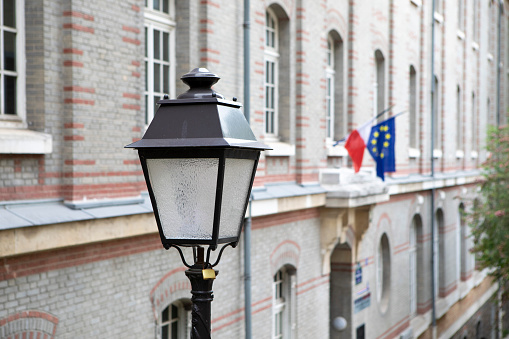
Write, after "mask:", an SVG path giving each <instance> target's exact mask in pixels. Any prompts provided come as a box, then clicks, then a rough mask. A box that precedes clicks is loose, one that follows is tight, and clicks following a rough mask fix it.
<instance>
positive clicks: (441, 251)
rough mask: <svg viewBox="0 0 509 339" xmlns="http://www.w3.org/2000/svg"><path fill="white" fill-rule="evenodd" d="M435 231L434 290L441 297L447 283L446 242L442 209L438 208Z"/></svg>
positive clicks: (445, 291)
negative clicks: (435, 273)
mask: <svg viewBox="0 0 509 339" xmlns="http://www.w3.org/2000/svg"><path fill="white" fill-rule="evenodd" d="M435 227H436V229H435V230H436V231H435V251H436V252H435V253H436V254H437V256H436V258H437V261H436V262H435V272H437V275H435V281H436V284H437V285H436V288H435V292H436V293H437V295H439V296H441V297H445V295H446V293H447V290H446V287H447V283H446V278H447V277H446V272H447V271H446V270H447V267H446V260H445V254H446V253H445V252H446V248H445V245H446V242H445V234H444V228H445V225H444V212H443V211H442V209H438V210H437V212H436V223H435Z"/></svg>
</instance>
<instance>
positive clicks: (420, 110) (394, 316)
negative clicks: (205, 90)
mask: <svg viewBox="0 0 509 339" xmlns="http://www.w3.org/2000/svg"><path fill="white" fill-rule="evenodd" d="M1 6H2V7H1V13H2V15H0V17H1V19H0V29H1V39H0V42H1V44H0V45H1V47H0V52H1V61H0V66H1V67H0V77H1V79H0V80H1V82H0V83H1V85H0V92H1V101H0V105H1V112H0V259H1V265H0V337H1V338H22V337H24V336H28V335H29V334H31V333H32V334H34V335H37V334H39V335H40V336H41V337H44V338H52V337H55V338H90V337H96V338H120V337H127V338H165V339H166V338H187V337H188V333H189V328H190V319H189V317H190V315H189V312H190V293H189V292H190V284H189V282H188V280H187V278H186V277H185V275H184V267H183V265H182V263H181V260H180V258H179V255H178V253H176V252H175V251H172V250H169V251H165V250H164V249H163V248H162V246H161V244H160V240H159V236H158V233H157V227H156V224H155V220H154V217H153V214H152V208H151V205H150V201H149V199H148V195H147V193H146V185H145V182H144V179H143V174H142V171H141V167H140V163H139V160H138V158H137V154H136V152H133V151H131V150H126V149H124V148H123V147H124V146H125V145H127V144H129V143H131V142H133V141H136V140H138V139H140V138H141V136H142V135H143V132H144V131H145V129H146V127H147V125H148V123H150V121H151V120H152V118H153V116H154V114H156V111H157V101H158V100H159V99H161V98H162V96H163V95H164V94H168V95H169V96H170V98H175V97H176V96H177V95H178V94H180V93H182V92H184V91H186V89H187V88H186V86H185V85H184V84H183V83H182V82H181V81H180V80H179V78H180V76H181V75H183V74H185V73H187V72H188V71H189V70H191V69H193V68H195V67H206V68H208V69H209V70H210V71H211V72H213V73H216V74H218V75H219V76H220V77H221V78H222V79H221V80H220V81H219V82H218V83H217V84H216V85H215V87H214V89H215V90H216V91H218V92H219V93H222V94H223V95H225V96H226V97H228V98H231V97H237V98H239V101H240V102H245V101H246V98H243V93H244V92H243V87H244V82H243V81H244V74H243V67H244V49H243V34H244V29H245V27H246V23H245V22H244V20H243V15H244V7H243V6H244V2H243V1H228V0H200V1H198V0H191V1H182V0H146V1H145V2H143V1H140V0H127V1H112V2H108V3H107V5H105V3H104V2H102V1H97V0H89V1H82V0H51V1H41V0H2V2H1ZM250 13H251V16H250V20H249V23H248V25H247V27H248V28H249V32H250V41H249V52H248V53H249V57H250V63H249V68H250V82H249V92H250V96H249V101H250V112H249V113H250V115H249V116H250V123H251V127H252V129H253V131H254V133H255V135H256V137H257V138H258V140H259V141H262V142H264V143H266V144H267V145H269V146H270V147H271V148H272V149H271V150H269V151H266V152H264V154H262V157H261V159H260V163H259V168H258V171H257V175H256V178H255V184H254V188H253V201H252V203H251V208H250V210H251V216H252V236H251V239H250V242H251V248H252V250H251V262H252V272H251V279H252V291H251V300H252V304H251V307H252V311H251V315H250V316H251V318H252V323H253V329H254V330H253V337H255V338H379V339H382V338H434V337H438V338H465V337H468V338H470V337H472V336H474V335H475V336H476V337H478V338H480V337H485V338H496V337H497V332H496V325H495V324H496V323H497V312H496V309H495V306H496V305H495V304H494V303H492V302H491V300H492V298H493V297H494V295H495V294H496V291H497V285H496V284H493V282H492V281H491V279H490V278H489V277H488V276H487V274H486V272H481V271H478V270H476V265H475V257H474V256H473V254H471V253H470V252H469V249H470V248H471V246H472V242H471V238H470V237H469V234H470V231H469V228H468V225H466V223H465V220H464V217H463V212H464V211H468V210H469V209H470V208H471V207H472V205H473V204H474V203H475V200H476V199H477V186H476V181H477V180H478V178H479V175H480V172H479V169H478V168H479V165H480V164H481V163H482V162H483V160H484V159H486V157H487V156H488V155H487V154H486V151H485V150H484V146H485V139H486V138H485V134H486V129H487V126H488V125H496V124H497V123H499V124H505V123H506V119H507V115H506V112H507V107H508V106H509V102H508V100H509V98H508V96H507V89H508V88H507V86H508V83H509V75H508V74H509V73H507V70H508V68H507V64H508V63H509V61H508V60H509V51H508V48H509V44H508V41H509V40H508V31H507V27H508V22H509V20H508V17H507V13H509V3H507V2H504V1H502V2H500V3H499V2H497V1H491V0H486V1H477V0H454V1H445V0H434V1H428V0H380V1H361V0H357V1H355V0H349V1H346V0H345V1H331V0H318V1H315V0H251V1H250ZM497 65H500V67H497ZM388 108H390V110H387V112H386V113H384V114H383V115H382V116H381V117H379V118H378V119H379V121H382V120H383V119H386V118H389V117H390V116H394V115H395V114H397V113H399V112H405V113H404V114H402V115H401V116H398V117H397V118H396V131H395V133H394V135H391V138H392V139H391V141H393V142H395V149H396V169H397V170H396V172H394V173H386V177H385V181H381V180H380V179H379V178H377V177H376V176H375V173H376V171H375V170H374V168H375V163H374V162H373V161H372V160H371V159H370V156H369V155H367V154H365V156H364V164H363V167H362V168H361V171H360V172H359V173H354V170H353V168H352V164H351V161H350V158H349V156H348V152H347V151H346V149H345V148H344V146H342V144H341V143H340V144H339V145H336V146H335V141H337V140H340V139H342V138H344V137H345V136H347V135H348V134H349V133H350V132H351V131H352V130H354V129H356V128H358V127H360V126H361V125H362V124H364V123H365V122H367V121H369V120H370V119H372V118H373V117H374V116H375V115H376V114H377V113H379V112H382V111H384V110H386V109H388ZM366 153H367V152H366ZM243 248H244V241H242V242H241V243H240V244H239V247H238V248H237V249H227V250H226V252H225V254H224V256H223V258H222V260H221V263H220V264H219V266H218V269H219V275H218V277H217V279H216V281H215V283H214V294H215V299H214V302H213V304H212V334H213V336H214V337H225V338H239V337H243V336H244V319H245V317H246V314H245V312H244V309H245V306H244V299H245V295H244V278H245V274H244V267H245V261H244V260H245V258H244V252H243ZM186 253H187V252H186ZM187 255H189V253H187ZM432 263H433V264H432ZM338 317H341V318H343V319H344V320H346V328H345V329H344V330H342V331H338V330H337V328H335V327H334V325H333V324H334V323H335V322H334V320H335V319H337V318H338Z"/></svg>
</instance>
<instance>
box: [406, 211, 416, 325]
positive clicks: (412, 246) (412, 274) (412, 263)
mask: <svg viewBox="0 0 509 339" xmlns="http://www.w3.org/2000/svg"><path fill="white" fill-rule="evenodd" d="M409 233H410V234H409V248H408V254H409V256H408V257H409V282H408V285H409V287H410V298H409V301H410V316H411V317H413V316H414V315H415V314H416V313H417V225H416V220H415V217H414V218H412V223H411V224H410V232H409Z"/></svg>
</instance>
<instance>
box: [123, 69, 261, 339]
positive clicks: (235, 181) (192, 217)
mask: <svg viewBox="0 0 509 339" xmlns="http://www.w3.org/2000/svg"><path fill="white" fill-rule="evenodd" d="M181 79H182V81H183V82H184V83H186V84H187V85H188V86H189V87H190V89H189V90H188V91H187V92H185V93H183V94H181V95H180V96H179V97H178V98H177V99H174V100H169V99H167V96H165V99H163V100H161V101H159V102H158V104H160V107H159V109H158V110H157V112H156V114H155V116H154V119H153V120H152V122H151V123H150V126H149V127H148V129H147V131H146V133H145V135H144V136H143V138H142V139H141V140H139V141H137V142H134V143H132V144H130V145H127V146H126V148H134V149H137V150H138V155H139V157H140V161H141V166H142V168H143V174H144V176H145V180H146V183H147V188H148V191H149V195H150V200H151V201H152V207H153V210H154V215H155V218H156V221H157V227H158V229H159V235H160V237H161V242H162V244H163V246H164V248H165V249H169V248H171V247H174V248H176V249H177V250H178V252H179V254H180V257H181V259H182V262H183V264H184V265H185V266H187V267H188V268H189V269H188V270H186V276H187V277H188V278H189V280H190V281H191V286H192V290H191V293H192V299H191V300H192V302H193V308H192V330H191V338H210V303H211V301H212V299H213V295H212V283H213V281H214V279H215V276H216V274H217V273H218V272H217V271H216V270H214V269H213V268H214V266H216V265H217V264H218V263H219V260H220V258H221V255H222V253H223V250H224V249H225V248H226V247H227V246H232V247H236V246H237V244H238V242H239V237H240V232H241V229H242V223H243V220H244V215H245V213H246V208H247V204H248V202H249V196H250V194H251V187H252V186H253V180H254V176H255V173H256V167H257V165H258V159H259V157H260V152H261V151H262V150H265V149H268V147H267V146H265V145H263V144H261V143H259V142H257V141H256V138H255V136H254V134H253V132H252V131H251V128H250V127H249V124H248V123H247V121H246V119H245V118H244V115H243V114H242V112H241V111H240V107H241V105H240V104H239V103H237V102H236V98H234V99H233V101H229V100H225V99H224V97H223V96H222V95H221V94H219V93H216V92H215V91H214V90H213V89H212V88H211V87H212V85H214V84H215V83H216V82H217V81H218V80H219V77H218V76H217V75H215V74H213V73H210V72H209V71H208V70H207V69H205V68H196V69H194V70H192V71H191V72H189V73H187V74H185V75H183V76H182V77H181ZM218 245H222V247H221V250H220V251H219V254H218V256H217V259H216V261H215V262H214V263H211V262H210V253H211V251H214V250H216V249H217V247H218ZM205 246H207V247H208V248H207V254H206V256H205V249H204V247H205ZM180 247H192V248H193V259H194V264H193V265H190V264H188V263H187V262H186V260H185V257H184V254H183V252H182V249H181V248H180Z"/></svg>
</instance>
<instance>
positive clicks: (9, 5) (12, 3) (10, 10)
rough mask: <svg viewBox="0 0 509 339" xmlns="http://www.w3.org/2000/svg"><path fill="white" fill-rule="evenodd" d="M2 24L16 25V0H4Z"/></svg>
mask: <svg viewBox="0 0 509 339" xmlns="http://www.w3.org/2000/svg"><path fill="white" fill-rule="evenodd" d="M3 2H4V26H9V27H13V28H15V27H16V0H4V1H3Z"/></svg>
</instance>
